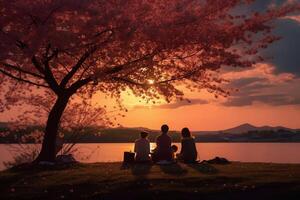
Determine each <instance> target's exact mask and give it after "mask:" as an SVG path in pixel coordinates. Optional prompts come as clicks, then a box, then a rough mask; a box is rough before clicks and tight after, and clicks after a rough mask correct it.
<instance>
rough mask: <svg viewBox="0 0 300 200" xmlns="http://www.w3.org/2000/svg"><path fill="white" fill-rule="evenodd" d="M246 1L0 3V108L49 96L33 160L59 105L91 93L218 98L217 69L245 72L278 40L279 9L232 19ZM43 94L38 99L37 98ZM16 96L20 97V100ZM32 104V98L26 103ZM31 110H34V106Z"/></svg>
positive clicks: (50, 132)
mask: <svg viewBox="0 0 300 200" xmlns="http://www.w3.org/2000/svg"><path fill="white" fill-rule="evenodd" d="M251 2H252V1H251V0H226V1H224V0H213V1H212V0H127V1H124V0H114V1H110V0H35V1H32V0H0V5H1V8H0V15H1V17H0V40H1V43H0V49H1V50H0V82H1V93H2V94H1V95H2V96H1V102H0V109H2V110H4V109H8V108H10V107H11V106H12V105H22V103H24V99H28V97H31V99H32V101H36V102H39V101H38V98H36V97H37V95H39V96H42V98H44V99H45V100H46V101H47V100H48V99H54V103H53V105H52V107H51V109H50V112H49V115H48V119H47V123H46V127H45V131H44V138H43V143H42V149H41V152H40V154H39V156H38V157H37V159H36V161H54V159H55V143H56V138H57V134H58V129H59V124H60V120H61V118H62V115H63V113H64V111H65V108H66V107H67V105H68V103H69V102H70V101H71V100H72V99H75V98H81V99H82V101H83V102H86V101H87V100H88V99H90V98H92V97H93V95H94V94H95V93H96V92H101V93H104V94H107V95H110V96H111V97H112V98H115V99H117V100H119V101H121V100H120V95H121V92H122V91H126V90H130V91H132V92H133V94H134V95H136V96H138V97H141V98H144V99H147V100H150V99H151V100H153V99H159V98H165V99H166V100H167V101H171V100H172V99H174V98H183V92H182V91H181V90H180V89H178V86H179V85H185V86H186V87H187V88H189V89H191V90H198V89H199V90H200V89H207V90H209V91H210V92H213V93H215V94H216V95H223V96H227V95H228V92H226V91H224V90H223V89H222V88H220V87H219V83H220V82H222V79H221V78H219V77H218V76H212V73H211V72H214V71H218V70H219V69H220V68H221V67H224V66H231V67H251V66H253V64H255V63H256V62H258V61H261V60H262V58H261V57H260V56H259V49H262V48H266V47H267V46H268V45H269V44H270V43H272V42H274V41H275V40H277V39H279V38H278V37H276V36H274V35H272V33H271V29H272V24H271V22H272V21H273V20H275V19H276V18H279V17H282V16H284V15H286V14H287V13H290V12H293V11H295V10H297V9H299V4H291V3H286V4H283V5H282V6H281V7H276V8H270V10H267V11H266V12H264V13H256V12H255V13H248V14H245V15H243V14H236V12H235V11H234V9H236V8H238V7H239V6H244V5H248V4H250V3H251ZM45 92H46V93H47V95H45V96H43V95H42V94H45ZM25 97H26V98H25ZM31 103H32V102H31ZM37 105H38V104H37Z"/></svg>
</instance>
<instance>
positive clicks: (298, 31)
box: [238, 0, 300, 76]
mask: <svg viewBox="0 0 300 200" xmlns="http://www.w3.org/2000/svg"><path fill="white" fill-rule="evenodd" d="M286 2H288V1H287V0H256V1H255V2H254V3H253V4H251V6H250V7H247V6H246V7H241V8H240V9H239V12H238V13H250V12H253V11H258V12H264V11H266V10H267V9H268V8H269V7H270V6H271V5H275V6H281V5H283V4H284V3H286ZM295 2H299V0H298V1H295ZM293 15H300V12H297V13H293ZM274 27H275V28H274V30H273V34H275V35H277V36H280V37H282V39H281V40H279V41H276V42H275V43H273V44H272V45H270V46H269V48H267V49H266V50H263V51H261V54H262V55H263V56H264V57H266V58H267V61H268V62H270V63H272V64H273V65H275V66H276V72H277V73H282V72H288V73H293V74H294V75H296V76H300V54H299V52H300V23H299V22H297V21H296V20H292V19H289V18H281V19H278V20H276V21H275V23H274Z"/></svg>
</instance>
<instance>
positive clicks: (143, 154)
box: [134, 131, 150, 162]
mask: <svg viewBox="0 0 300 200" xmlns="http://www.w3.org/2000/svg"><path fill="white" fill-rule="evenodd" d="M147 137H148V133H147V132H145V131H142V132H141V138H140V139H137V140H136V141H135V144H134V152H135V153H136V155H135V161H137V162H149V161H150V156H149V154H150V141H149V140H148V139H147Z"/></svg>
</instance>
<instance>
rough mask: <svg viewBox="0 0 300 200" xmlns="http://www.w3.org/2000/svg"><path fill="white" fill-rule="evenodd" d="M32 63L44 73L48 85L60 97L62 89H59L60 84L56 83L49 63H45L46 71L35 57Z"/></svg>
mask: <svg viewBox="0 0 300 200" xmlns="http://www.w3.org/2000/svg"><path fill="white" fill-rule="evenodd" d="M32 63H33V65H34V66H35V67H36V68H37V69H38V70H40V71H41V72H43V74H44V75H45V81H46V82H47V83H48V85H49V86H50V88H51V89H52V90H53V91H54V92H55V94H57V95H59V94H60V93H61V88H60V87H59V85H58V83H57V82H56V80H55V78H54V76H53V73H52V71H51V69H50V67H49V61H47V62H45V63H44V67H45V68H44V69H43V67H42V64H40V62H39V61H38V60H37V58H36V57H35V56H33V57H32Z"/></svg>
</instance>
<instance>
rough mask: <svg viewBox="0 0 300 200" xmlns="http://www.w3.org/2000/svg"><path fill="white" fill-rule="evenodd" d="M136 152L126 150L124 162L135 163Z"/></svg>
mask: <svg viewBox="0 0 300 200" xmlns="http://www.w3.org/2000/svg"><path fill="white" fill-rule="evenodd" d="M134 156H135V154H134V153H133V152H124V158H123V162H124V163H133V162H134Z"/></svg>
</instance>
